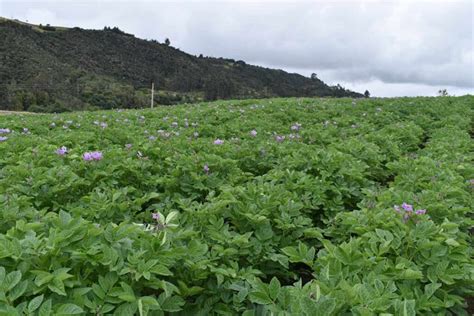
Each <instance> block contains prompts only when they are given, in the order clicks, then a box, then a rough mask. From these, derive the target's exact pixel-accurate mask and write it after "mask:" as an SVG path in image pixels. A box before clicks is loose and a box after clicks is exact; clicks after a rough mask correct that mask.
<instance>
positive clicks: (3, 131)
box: [0, 128, 11, 134]
mask: <svg viewBox="0 0 474 316" xmlns="http://www.w3.org/2000/svg"><path fill="white" fill-rule="evenodd" d="M10 132H11V130H10V129H9V128H0V134H10Z"/></svg>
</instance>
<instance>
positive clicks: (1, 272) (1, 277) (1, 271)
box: [0, 267, 6, 284]
mask: <svg viewBox="0 0 474 316" xmlns="http://www.w3.org/2000/svg"><path fill="white" fill-rule="evenodd" d="M5 273H6V272H5V268H4V267H0V284H3V281H4V280H5Z"/></svg>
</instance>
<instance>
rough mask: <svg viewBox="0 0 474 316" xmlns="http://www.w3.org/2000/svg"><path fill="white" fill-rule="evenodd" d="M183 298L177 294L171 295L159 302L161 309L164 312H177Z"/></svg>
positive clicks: (182, 302)
mask: <svg viewBox="0 0 474 316" xmlns="http://www.w3.org/2000/svg"><path fill="white" fill-rule="evenodd" d="M184 303H185V302H184V300H183V299H182V298H181V297H179V296H171V297H168V298H166V299H165V300H164V301H163V303H161V309H162V310H163V311H165V312H178V311H180V310H181V306H183V305H184Z"/></svg>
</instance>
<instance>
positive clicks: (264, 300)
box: [249, 292, 273, 305]
mask: <svg viewBox="0 0 474 316" xmlns="http://www.w3.org/2000/svg"><path fill="white" fill-rule="evenodd" d="M249 298H250V301H252V302H253V303H257V304H261V305H270V304H272V303H273V301H272V299H271V298H270V296H268V294H267V293H264V292H251V293H250V294H249Z"/></svg>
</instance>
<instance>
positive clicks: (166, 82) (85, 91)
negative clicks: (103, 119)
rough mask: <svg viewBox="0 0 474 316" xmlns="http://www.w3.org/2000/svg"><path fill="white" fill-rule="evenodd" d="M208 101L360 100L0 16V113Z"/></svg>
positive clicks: (116, 33) (173, 51)
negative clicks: (152, 98)
mask: <svg viewBox="0 0 474 316" xmlns="http://www.w3.org/2000/svg"><path fill="white" fill-rule="evenodd" d="M152 80H154V82H155V88H156V98H155V102H156V104H174V103H180V102H193V101H201V100H215V99H229V98H235V99H242V98H261V97H276V96H281V97H289V96H334V97H343V96H350V97H360V96H362V95H361V94H359V93H355V92H352V91H349V90H345V89H344V88H342V87H340V86H335V87H331V86H328V85H326V84H325V83H324V82H322V81H321V80H319V79H317V78H312V79H311V78H307V77H304V76H301V75H298V74H289V73H287V72H284V71H282V70H275V69H268V68H263V67H258V66H253V65H248V64H246V63H245V62H244V61H240V60H239V61H235V60H232V59H224V58H210V57H203V56H199V57H196V56H193V55H190V54H187V53H185V52H182V51H180V50H179V49H177V48H174V47H172V45H170V43H169V42H165V43H159V42H157V41H154V40H151V41H149V40H143V39H139V38H136V37H135V36H134V35H132V34H127V33H125V32H123V31H121V30H120V29H118V28H116V27H114V28H110V27H105V28H104V29H103V30H85V29H81V28H77V27H75V28H65V27H53V26H49V25H46V26H43V25H32V24H28V23H24V22H20V21H17V20H9V19H4V18H0V109H8V110H28V111H66V110H78V109H94V108H135V107H144V106H149V100H150V95H149V94H150V89H149V87H150V82H151V81H152Z"/></svg>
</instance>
